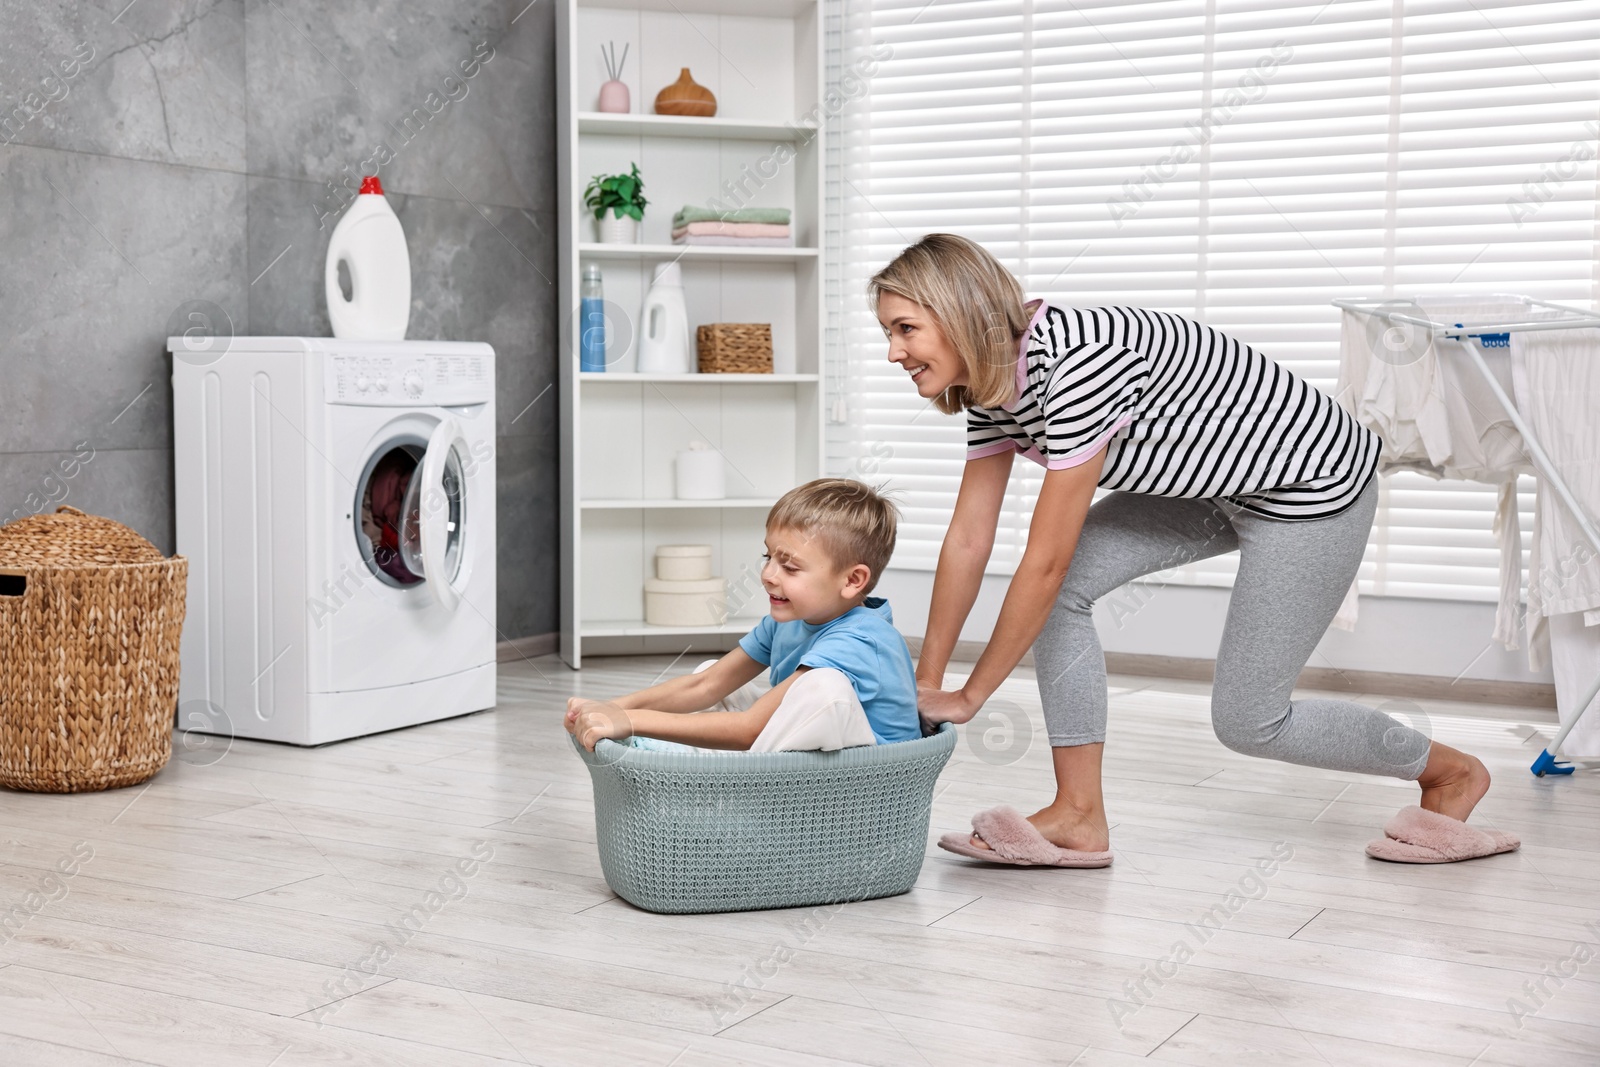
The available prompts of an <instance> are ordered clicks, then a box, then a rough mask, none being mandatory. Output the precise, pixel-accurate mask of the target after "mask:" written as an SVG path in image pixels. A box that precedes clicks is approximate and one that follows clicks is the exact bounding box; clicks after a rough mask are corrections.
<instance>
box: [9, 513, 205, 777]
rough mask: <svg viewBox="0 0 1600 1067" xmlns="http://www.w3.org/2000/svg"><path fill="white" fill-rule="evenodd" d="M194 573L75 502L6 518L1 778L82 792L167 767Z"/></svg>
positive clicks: (178, 559) (185, 564)
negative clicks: (189, 581) (185, 615)
mask: <svg viewBox="0 0 1600 1067" xmlns="http://www.w3.org/2000/svg"><path fill="white" fill-rule="evenodd" d="M188 569H189V563H188V561H187V560H185V559H184V558H183V557H181V556H174V557H173V558H171V559H167V558H166V557H165V556H163V555H162V554H161V551H160V550H159V549H158V548H156V546H155V545H152V544H151V543H150V542H149V541H146V540H145V539H144V538H142V537H140V536H139V535H138V534H136V533H134V532H133V531H132V530H130V529H128V528H127V527H126V526H123V525H121V524H120V523H115V522H112V521H111V520H110V519H102V518H97V517H95V516H92V515H85V514H84V513H83V512H81V511H79V510H77V509H76V508H68V507H62V508H58V509H57V511H56V514H54V515H33V516H30V517H28V518H24V519H18V520H17V521H16V522H13V523H9V524H7V525H5V526H0V785H6V786H10V787H11V788H13V789H29V790H33V791H36V792H41V793H79V792H87V791H89V790H94V789H110V788H113V787H115V786H124V785H133V784H135V783H137V782H142V781H144V780H145V779H146V778H149V777H150V776H151V775H153V774H155V773H156V772H157V771H159V770H160V769H161V768H162V767H164V766H165V765H166V762H167V758H168V757H169V756H170V755H171V754H172V724H173V718H174V714H175V712H176V709H177V703H178V641H179V638H180V636H181V635H182V633H183V613H184V589H185V581H186V579H187V576H188Z"/></svg>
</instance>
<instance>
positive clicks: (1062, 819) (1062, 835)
mask: <svg viewBox="0 0 1600 1067" xmlns="http://www.w3.org/2000/svg"><path fill="white" fill-rule="evenodd" d="M1028 821H1029V822H1031V823H1032V824H1033V828H1034V829H1035V830H1038V831H1039V832H1040V833H1041V834H1043V835H1044V838H1045V840H1046V841H1049V842H1050V843H1051V844H1052V845H1055V846H1056V847H1057V848H1070V849H1074V850H1076V851H1078V852H1105V851H1106V850H1107V849H1109V848H1110V847H1111V830H1110V829H1109V828H1108V827H1107V825H1106V815H1105V812H1104V811H1099V812H1095V813H1093V814H1085V813H1084V812H1081V811H1079V810H1077V809H1076V808H1071V807H1067V806H1065V805H1057V804H1052V805H1051V806H1050V807H1048V808H1044V809H1043V810H1041V811H1036V812H1034V813H1033V814H1032V815H1030V816H1028ZM972 847H974V848H988V847H989V843H988V842H987V841H985V840H984V839H983V838H981V837H979V836H978V835H977V834H973V835H972Z"/></svg>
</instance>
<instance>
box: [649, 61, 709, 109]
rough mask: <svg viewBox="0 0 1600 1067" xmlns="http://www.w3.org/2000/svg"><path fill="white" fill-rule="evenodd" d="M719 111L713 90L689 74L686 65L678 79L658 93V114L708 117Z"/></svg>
mask: <svg viewBox="0 0 1600 1067" xmlns="http://www.w3.org/2000/svg"><path fill="white" fill-rule="evenodd" d="M716 113H717V98H716V97H715V96H713V95H712V93H711V90H710V89H707V88H706V87H705V86H704V85H701V84H700V83H699V82H697V81H695V80H694V79H693V78H692V77H690V76H689V68H688V67H684V68H683V71H682V72H681V73H680V74H679V75H678V80H677V81H675V82H673V83H672V84H671V85H669V86H667V87H666V88H665V89H663V90H661V91H660V92H659V93H657V94H656V114H657V115H692V116H694V117H695V118H701V119H708V118H710V117H711V116H712V115H715V114H716Z"/></svg>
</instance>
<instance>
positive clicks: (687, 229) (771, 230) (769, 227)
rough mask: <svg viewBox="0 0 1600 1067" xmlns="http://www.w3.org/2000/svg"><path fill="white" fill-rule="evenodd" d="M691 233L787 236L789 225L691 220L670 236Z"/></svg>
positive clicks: (674, 236)
mask: <svg viewBox="0 0 1600 1067" xmlns="http://www.w3.org/2000/svg"><path fill="white" fill-rule="evenodd" d="M691 233H692V234H694V235H695V236H696V237H707V236H712V235H715V236H718V237H788V236H789V227H787V226H774V225H773V224H772V223H770V222H691V223H689V225H687V226H679V227H677V228H676V229H674V230H673V231H672V237H673V239H674V240H676V239H677V238H679V237H682V236H683V235H684V234H691Z"/></svg>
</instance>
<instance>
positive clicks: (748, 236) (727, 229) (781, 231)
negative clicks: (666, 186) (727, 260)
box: [672, 205, 794, 248]
mask: <svg viewBox="0 0 1600 1067" xmlns="http://www.w3.org/2000/svg"><path fill="white" fill-rule="evenodd" d="M672 241H673V243H674V244H680V245H732V246H737V245H744V246H746V247H767V248H789V247H792V246H793V245H794V236H793V233H792V231H791V230H790V229H789V209H788V208H784V207H747V208H737V209H735V210H732V211H718V210H716V209H715V208H704V207H693V206H689V205H685V206H684V208H683V209H682V210H681V211H679V212H678V213H677V214H676V215H674V216H672Z"/></svg>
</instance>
